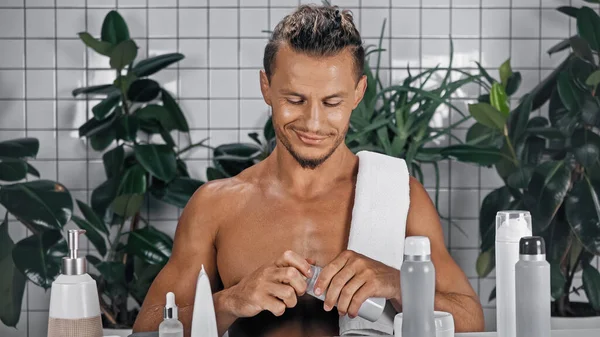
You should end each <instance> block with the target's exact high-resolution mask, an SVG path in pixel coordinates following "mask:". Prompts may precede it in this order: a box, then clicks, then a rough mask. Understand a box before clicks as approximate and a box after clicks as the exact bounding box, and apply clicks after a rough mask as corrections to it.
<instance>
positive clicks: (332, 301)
mask: <svg viewBox="0 0 600 337" xmlns="http://www.w3.org/2000/svg"><path fill="white" fill-rule="evenodd" d="M321 275H323V274H322V273H321V274H319V278H320V277H321ZM353 277H354V271H353V270H352V269H351V268H350V267H349V266H346V267H344V268H342V270H340V271H339V272H338V273H337V274H335V276H333V279H331V282H330V284H329V287H328V288H327V295H326V296H325V301H324V302H325V303H324V304H323V306H324V308H325V310H326V311H329V310H331V309H332V308H333V307H334V306H335V305H336V304H337V303H338V298H339V297H340V295H341V292H342V289H344V287H346V284H347V283H348V281H350V280H351V279H352V278H353ZM352 294H354V293H352ZM338 310H339V309H338Z"/></svg>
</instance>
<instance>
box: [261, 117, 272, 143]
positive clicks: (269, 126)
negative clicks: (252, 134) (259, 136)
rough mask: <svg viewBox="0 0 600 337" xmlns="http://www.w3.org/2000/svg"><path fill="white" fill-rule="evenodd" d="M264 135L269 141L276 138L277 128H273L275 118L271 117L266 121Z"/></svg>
mask: <svg viewBox="0 0 600 337" xmlns="http://www.w3.org/2000/svg"><path fill="white" fill-rule="evenodd" d="M263 137H265V139H266V140H267V141H269V140H271V139H274V138H275V129H274V128H273V118H272V117H269V118H268V119H267V121H266V122H265V126H264V128H263Z"/></svg>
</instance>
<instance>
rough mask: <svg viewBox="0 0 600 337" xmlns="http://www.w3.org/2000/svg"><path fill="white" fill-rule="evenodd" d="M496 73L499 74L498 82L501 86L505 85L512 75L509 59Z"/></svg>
mask: <svg viewBox="0 0 600 337" xmlns="http://www.w3.org/2000/svg"><path fill="white" fill-rule="evenodd" d="M498 73H499V74H500V82H501V83H502V84H503V85H506V83H507V82H508V79H509V77H510V76H511V75H512V74H513V71H512V67H511V65H510V59H508V60H506V61H504V63H502V64H501V65H500V68H499V69H498Z"/></svg>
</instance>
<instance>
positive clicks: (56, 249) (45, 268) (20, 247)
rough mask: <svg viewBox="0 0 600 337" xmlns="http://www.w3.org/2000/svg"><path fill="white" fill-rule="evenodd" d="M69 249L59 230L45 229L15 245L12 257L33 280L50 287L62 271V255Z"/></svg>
mask: <svg viewBox="0 0 600 337" xmlns="http://www.w3.org/2000/svg"><path fill="white" fill-rule="evenodd" d="M67 251H68V248H67V243H66V241H64V240H63V237H62V235H61V233H60V231H59V230H56V229H44V230H42V231H41V232H40V233H39V234H37V235H32V236H30V237H27V238H25V239H23V240H21V241H19V242H17V244H16V245H15V247H14V248H13V251H12V258H13V261H14V262H15V266H17V268H18V269H19V271H20V272H21V273H23V275H25V276H26V277H27V278H28V279H29V280H30V281H31V282H33V283H35V284H37V285H38V286H40V287H42V288H44V289H48V288H50V287H51V286H52V282H53V281H54V279H55V278H56V276H58V274H59V273H60V268H61V264H62V257H63V256H65V255H66V252H67Z"/></svg>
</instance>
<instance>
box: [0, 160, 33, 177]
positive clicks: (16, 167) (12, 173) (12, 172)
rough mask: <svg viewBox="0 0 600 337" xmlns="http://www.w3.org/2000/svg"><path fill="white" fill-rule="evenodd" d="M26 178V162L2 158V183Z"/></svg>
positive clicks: (0, 167)
mask: <svg viewBox="0 0 600 337" xmlns="http://www.w3.org/2000/svg"><path fill="white" fill-rule="evenodd" d="M26 176H27V162H26V161H24V160H22V159H18V158H9V157H0V181H11V182H13V181H19V180H21V179H24V178H25V177H26Z"/></svg>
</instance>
